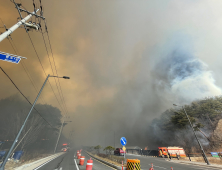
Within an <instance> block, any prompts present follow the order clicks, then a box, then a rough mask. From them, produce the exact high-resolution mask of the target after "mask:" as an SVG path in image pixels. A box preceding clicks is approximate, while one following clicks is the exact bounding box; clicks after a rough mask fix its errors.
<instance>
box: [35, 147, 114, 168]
mask: <svg viewBox="0 0 222 170" xmlns="http://www.w3.org/2000/svg"><path fill="white" fill-rule="evenodd" d="M74 153H76V152H75V151H69V152H67V153H66V154H64V155H62V156H59V157H58V158H56V159H54V160H52V161H50V162H48V163H46V164H43V165H40V166H39V167H37V168H35V169H34V170H78V169H77V167H76V166H78V165H76V164H78V163H79V160H78V159H77V160H76V163H75V159H76V157H75V158H74ZM82 156H85V162H84V165H83V166H80V165H79V166H78V168H79V170H85V169H86V162H87V160H89V159H90V157H89V156H88V155H87V154H86V153H85V152H82ZM112 169H114V168H111V167H108V166H107V165H104V164H103V163H101V162H99V161H97V160H95V159H93V170H112Z"/></svg>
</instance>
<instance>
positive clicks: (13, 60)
mask: <svg viewBox="0 0 222 170" xmlns="http://www.w3.org/2000/svg"><path fill="white" fill-rule="evenodd" d="M0 60H3V61H8V62H11V63H16V64H18V63H19V61H20V60H21V57H20V56H17V55H13V54H8V53H4V52H1V51H0Z"/></svg>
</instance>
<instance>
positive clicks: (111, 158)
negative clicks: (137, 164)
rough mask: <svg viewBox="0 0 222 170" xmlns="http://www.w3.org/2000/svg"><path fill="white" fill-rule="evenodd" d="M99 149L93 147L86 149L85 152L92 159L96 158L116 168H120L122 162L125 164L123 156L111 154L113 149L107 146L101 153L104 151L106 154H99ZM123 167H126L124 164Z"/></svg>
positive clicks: (98, 147) (99, 147)
mask: <svg viewBox="0 0 222 170" xmlns="http://www.w3.org/2000/svg"><path fill="white" fill-rule="evenodd" d="M100 149H102V147H101V146H100V145H98V146H95V147H93V146H92V147H88V149H87V150H88V151H89V152H90V154H92V155H93V156H94V157H97V158H99V159H102V160H104V161H107V162H109V163H112V164H115V165H117V166H122V161H123V162H125V161H124V157H123V156H115V155H114V154H113V151H114V150H115V148H114V147H113V146H107V147H105V148H103V151H106V153H100ZM124 166H126V164H124Z"/></svg>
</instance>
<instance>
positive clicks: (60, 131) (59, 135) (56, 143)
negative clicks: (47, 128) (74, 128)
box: [0, 118, 72, 170]
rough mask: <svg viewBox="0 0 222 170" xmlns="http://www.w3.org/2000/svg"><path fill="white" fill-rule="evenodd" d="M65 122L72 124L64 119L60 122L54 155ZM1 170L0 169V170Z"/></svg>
mask: <svg viewBox="0 0 222 170" xmlns="http://www.w3.org/2000/svg"><path fill="white" fill-rule="evenodd" d="M65 122H72V121H65V118H63V121H62V126H61V128H60V131H59V136H58V139H57V141H56V146H55V149H54V153H55V152H56V149H57V145H58V143H59V139H60V136H61V132H62V129H63V125H64V123H65ZM0 170H1V169H0Z"/></svg>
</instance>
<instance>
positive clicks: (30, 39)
mask: <svg viewBox="0 0 222 170" xmlns="http://www.w3.org/2000/svg"><path fill="white" fill-rule="evenodd" d="M27 34H28V37H29V39H30V41H31V44H32V47H33V49H34V51H35V54H36V56H37V58H38V60H39V63H40V65H41V67H42V70H43V72H44V74H45V76H47V75H46V72H45V69H44V67H43V65H42V62H41V60H40V58H39V55H38V53H37V51H36V48H35V46H34V43H33V41H32V39H31V36H30V34H29V32H27ZM49 85H50V87H51V89H52V91H53V94H54V96H55V97H56V100H57V102H58V103H59V106H60V108H61V109H62V110H63V108H62V106H61V104H60V102H59V100H58V98H57V96H56V94H55V91H54V90H53V88H52V85H51V83H50V81H49Z"/></svg>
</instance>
